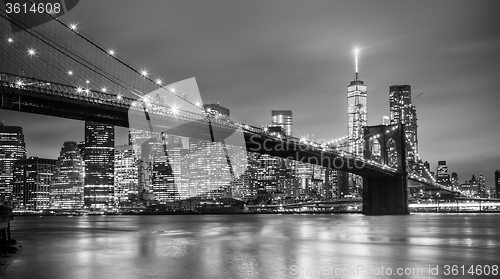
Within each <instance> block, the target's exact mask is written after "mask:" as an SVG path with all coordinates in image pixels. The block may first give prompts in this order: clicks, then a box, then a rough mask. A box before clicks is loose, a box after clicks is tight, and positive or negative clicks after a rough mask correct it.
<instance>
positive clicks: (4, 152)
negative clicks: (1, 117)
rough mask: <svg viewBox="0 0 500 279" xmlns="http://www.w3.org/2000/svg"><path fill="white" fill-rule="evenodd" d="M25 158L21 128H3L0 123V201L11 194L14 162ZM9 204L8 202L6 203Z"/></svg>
mask: <svg viewBox="0 0 500 279" xmlns="http://www.w3.org/2000/svg"><path fill="white" fill-rule="evenodd" d="M24 158H26V146H25V144H24V135H23V128H21V127H15V126H4V125H3V122H0V201H4V200H5V199H6V198H7V199H10V197H11V194H12V181H13V172H12V165H13V164H14V161H16V160H19V159H24ZM7 202H9V201H7Z"/></svg>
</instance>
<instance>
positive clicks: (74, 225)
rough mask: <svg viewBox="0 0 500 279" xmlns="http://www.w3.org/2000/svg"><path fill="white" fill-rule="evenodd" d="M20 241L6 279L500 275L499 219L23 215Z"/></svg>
mask: <svg viewBox="0 0 500 279" xmlns="http://www.w3.org/2000/svg"><path fill="white" fill-rule="evenodd" d="M12 235H13V237H14V238H15V239H16V240H17V241H18V242H20V243H21V244H22V245H23V248H22V251H21V252H20V253H18V255H16V256H15V257H14V258H13V260H12V262H11V264H10V265H9V266H8V267H7V268H6V269H5V270H4V272H3V273H4V274H3V276H4V278H7V279H11V278H12V279H14V278H23V279H26V278H39V279H42V278H50V279H58V278H72V279H78V278H91V279H97V278H111V279H126V278H134V279H135V278H193V279H194V278H217V279H223V278H242V279H243V278H245V279H246V278H387V277H393V278H478V277H479V276H478V275H479V273H481V275H482V276H481V277H483V276H484V278H499V277H500V275H499V273H498V272H499V271H498V265H500V214H492V213H490V214H411V215H406V216H363V215H360V214H336V215H330V214H318V215H313V214H304V215H291V214H290V215H288V214H286V215H162V216H152V215H148V216H119V215H118V216H74V217H67V216H43V217H34V216H30V217H27V216H20V217H16V218H15V220H14V221H13V222H12ZM486 273H488V274H489V275H488V276H485V275H484V274H486ZM389 275H391V276H389Z"/></svg>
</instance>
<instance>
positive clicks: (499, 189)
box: [495, 170, 500, 199]
mask: <svg viewBox="0 0 500 279" xmlns="http://www.w3.org/2000/svg"><path fill="white" fill-rule="evenodd" d="M495 198H497V199H500V170H496V171H495Z"/></svg>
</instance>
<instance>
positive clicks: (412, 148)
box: [389, 84, 418, 162]
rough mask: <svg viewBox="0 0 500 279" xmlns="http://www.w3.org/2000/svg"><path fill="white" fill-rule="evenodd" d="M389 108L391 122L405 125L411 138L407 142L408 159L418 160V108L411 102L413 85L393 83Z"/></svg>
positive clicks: (390, 88) (406, 132) (406, 131)
mask: <svg viewBox="0 0 500 279" xmlns="http://www.w3.org/2000/svg"><path fill="white" fill-rule="evenodd" d="M389 109H390V113H391V116H390V120H391V124H398V123H402V124H404V125H405V134H406V136H407V138H408V139H409V141H408V144H407V150H408V154H407V159H408V160H409V161H414V162H416V161H417V159H416V156H415V154H418V140H417V127H418V125H417V109H416V108H415V106H413V105H412V104H411V86H410V85H408V84H405V85H391V86H390V87H389Z"/></svg>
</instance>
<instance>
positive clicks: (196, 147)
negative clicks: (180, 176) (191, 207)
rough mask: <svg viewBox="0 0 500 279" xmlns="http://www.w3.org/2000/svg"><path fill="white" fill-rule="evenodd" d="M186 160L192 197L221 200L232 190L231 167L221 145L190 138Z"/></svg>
mask: <svg viewBox="0 0 500 279" xmlns="http://www.w3.org/2000/svg"><path fill="white" fill-rule="evenodd" d="M226 148H227V146H226ZM186 160H187V165H188V169H189V171H188V172H189V174H188V175H189V196H190V197H201V198H220V197H221V196H222V195H223V193H225V192H226V191H227V190H230V188H231V183H232V180H233V179H232V176H231V166H229V165H228V160H227V158H226V153H225V150H224V147H223V146H222V144H221V143H219V142H215V143H213V142H210V141H206V140H200V139H194V138H190V139H189V154H188V156H187V157H186ZM231 163H232V164H233V163H234V162H231Z"/></svg>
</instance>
